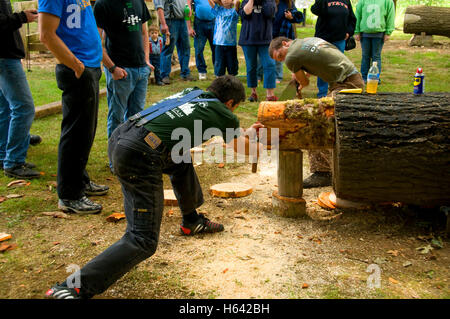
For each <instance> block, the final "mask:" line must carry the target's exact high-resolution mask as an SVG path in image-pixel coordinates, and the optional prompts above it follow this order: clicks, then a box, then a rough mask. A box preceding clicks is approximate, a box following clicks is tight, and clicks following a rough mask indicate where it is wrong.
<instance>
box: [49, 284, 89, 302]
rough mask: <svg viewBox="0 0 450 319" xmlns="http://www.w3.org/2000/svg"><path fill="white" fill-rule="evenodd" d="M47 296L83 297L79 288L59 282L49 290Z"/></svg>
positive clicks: (58, 297)
mask: <svg viewBox="0 0 450 319" xmlns="http://www.w3.org/2000/svg"><path fill="white" fill-rule="evenodd" d="M45 296H46V297H47V298H51V299H82V298H81V295H80V289H79V288H69V287H66V286H62V285H60V284H59V283H57V284H56V285H54V286H53V287H52V288H50V289H49V290H47V292H46V293H45Z"/></svg>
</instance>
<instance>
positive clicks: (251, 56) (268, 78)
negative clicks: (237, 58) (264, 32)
mask: <svg viewBox="0 0 450 319" xmlns="http://www.w3.org/2000/svg"><path fill="white" fill-rule="evenodd" d="M242 50H243V51H244V56H245V63H246V65H247V87H249V88H256V87H257V86H258V78H257V68H258V60H257V57H258V56H259V59H260V60H261V64H262V67H263V70H264V88H265V89H274V88H275V81H276V80H275V78H276V74H275V60H273V59H272V58H271V57H270V56H269V46H268V45H243V46H242Z"/></svg>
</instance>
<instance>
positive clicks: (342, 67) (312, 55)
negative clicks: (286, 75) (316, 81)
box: [286, 38, 358, 84]
mask: <svg viewBox="0 0 450 319" xmlns="http://www.w3.org/2000/svg"><path fill="white" fill-rule="evenodd" d="M286 66H287V68H288V69H289V70H290V71H292V72H293V73H295V72H297V71H299V70H303V71H305V72H308V73H310V74H312V75H315V76H318V77H320V78H321V79H322V80H324V81H325V82H328V83H330V84H331V83H334V82H344V80H345V79H346V78H348V77H349V76H350V75H352V74H356V73H358V70H357V69H356V67H355V65H354V64H353V63H352V61H350V60H349V58H347V57H346V56H345V55H344V53H342V52H341V51H339V49H338V48H337V47H336V46H334V45H333V44H331V43H329V42H327V41H325V40H322V39H320V38H304V39H297V40H294V41H293V42H292V43H291V45H290V46H289V49H288V52H287V55H286Z"/></svg>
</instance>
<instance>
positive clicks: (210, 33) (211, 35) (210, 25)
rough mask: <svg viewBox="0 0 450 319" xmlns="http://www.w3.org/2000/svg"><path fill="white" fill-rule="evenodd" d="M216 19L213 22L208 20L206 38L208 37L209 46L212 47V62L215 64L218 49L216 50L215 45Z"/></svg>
mask: <svg viewBox="0 0 450 319" xmlns="http://www.w3.org/2000/svg"><path fill="white" fill-rule="evenodd" d="M214 24H215V23H214V20H213V21H211V22H208V28H207V29H206V38H207V39H208V42H209V47H210V48H211V60H212V63H213V65H214V63H215V62H216V54H215V52H216V50H215V48H214V47H215V45H214Z"/></svg>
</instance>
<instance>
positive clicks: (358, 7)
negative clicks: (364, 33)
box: [355, 1, 363, 41]
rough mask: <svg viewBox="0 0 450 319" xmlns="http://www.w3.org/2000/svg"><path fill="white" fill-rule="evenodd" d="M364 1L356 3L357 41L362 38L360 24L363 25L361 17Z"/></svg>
mask: <svg viewBox="0 0 450 319" xmlns="http://www.w3.org/2000/svg"><path fill="white" fill-rule="evenodd" d="M362 2H363V1H359V2H358V4H357V5H356V12H355V17H356V25H355V40H356V41H360V40H361V35H360V33H361V31H360V25H361V17H362V13H361V11H362Z"/></svg>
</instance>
